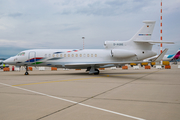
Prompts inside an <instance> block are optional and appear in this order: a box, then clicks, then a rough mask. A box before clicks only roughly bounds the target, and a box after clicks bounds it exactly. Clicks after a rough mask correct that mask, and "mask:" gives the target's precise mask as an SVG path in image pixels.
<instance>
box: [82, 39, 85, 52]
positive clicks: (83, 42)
mask: <svg viewBox="0 0 180 120" xmlns="http://www.w3.org/2000/svg"><path fill="white" fill-rule="evenodd" d="M82 39H83V49H84V39H85V37H82Z"/></svg>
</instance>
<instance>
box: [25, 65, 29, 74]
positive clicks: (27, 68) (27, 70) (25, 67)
mask: <svg viewBox="0 0 180 120" xmlns="http://www.w3.org/2000/svg"><path fill="white" fill-rule="evenodd" d="M25 68H26V72H25V73H24V75H29V73H28V66H26V67H25Z"/></svg>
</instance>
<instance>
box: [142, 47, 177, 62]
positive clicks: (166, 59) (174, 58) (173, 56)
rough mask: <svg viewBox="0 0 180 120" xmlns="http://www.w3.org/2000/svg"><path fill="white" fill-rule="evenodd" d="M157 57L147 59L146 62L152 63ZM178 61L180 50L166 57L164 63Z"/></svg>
mask: <svg viewBox="0 0 180 120" xmlns="http://www.w3.org/2000/svg"><path fill="white" fill-rule="evenodd" d="M157 57H158V56H157V55H156V56H153V57H151V58H147V59H145V60H144V61H152V60H154V59H155V58H157ZM178 59H180V50H178V51H177V52H176V53H175V54H172V55H165V56H164V57H163V59H162V60H163V61H169V62H177V61H178Z"/></svg>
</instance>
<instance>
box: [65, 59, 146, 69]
mask: <svg viewBox="0 0 180 120" xmlns="http://www.w3.org/2000/svg"><path fill="white" fill-rule="evenodd" d="M142 62H143V61H124V62H102V63H96V62H92V63H69V64H65V67H67V68H82V69H83V68H84V69H86V68H87V67H91V66H96V67H98V68H102V67H113V66H120V65H124V64H129V63H142Z"/></svg>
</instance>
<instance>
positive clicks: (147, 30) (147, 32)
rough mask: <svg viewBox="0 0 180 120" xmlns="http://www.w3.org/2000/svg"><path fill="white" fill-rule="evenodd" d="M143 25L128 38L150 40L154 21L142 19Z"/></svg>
mask: <svg viewBox="0 0 180 120" xmlns="http://www.w3.org/2000/svg"><path fill="white" fill-rule="evenodd" d="M143 23H145V24H144V26H143V27H142V28H141V29H140V30H139V31H138V32H137V33H136V34H135V35H134V36H133V37H132V38H131V39H130V40H131V41H134V40H150V39H151V35H152V32H153V29H154V25H155V23H156V21H143Z"/></svg>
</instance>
